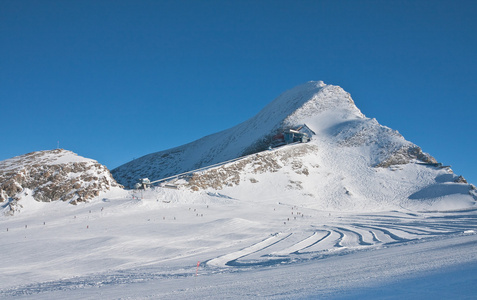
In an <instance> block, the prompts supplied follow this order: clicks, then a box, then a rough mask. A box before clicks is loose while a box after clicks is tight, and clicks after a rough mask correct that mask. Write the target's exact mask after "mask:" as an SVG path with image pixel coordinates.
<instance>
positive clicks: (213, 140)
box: [112, 81, 477, 211]
mask: <svg viewBox="0 0 477 300" xmlns="http://www.w3.org/2000/svg"><path fill="white" fill-rule="evenodd" d="M303 125H306V128H309V129H310V131H311V132H312V133H313V135H312V139H311V141H310V142H309V143H306V144H297V145H289V146H286V147H281V148H276V149H273V150H267V149H268V148H269V146H270V144H271V143H272V140H273V137H274V136H275V135H277V133H280V132H281V131H283V130H285V129H289V128H298V127H300V126H303ZM253 153H255V154H254V155H252V156H250V154H253ZM246 155H248V156H246ZM242 156H246V157H244V158H243V159H241V160H238V161H234V162H231V163H228V164H226V165H222V166H219V167H215V168H211V169H208V170H205V171H200V172H195V173H193V174H190V176H188V177H187V178H179V179H180V180H173V182H172V183H174V184H175V185H176V186H177V185H178V186H179V187H183V188H190V189H191V190H195V191H198V190H208V191H213V192H215V191H217V190H220V193H222V194H224V195H227V196H228V197H233V198H237V199H245V198H246V199H257V196H259V197H258V198H277V199H278V198H280V199H281V201H287V200H288V201H290V202H293V203H300V204H301V205H306V206H308V207H313V208H317V209H322V210H346V211H369V210H389V209H399V208H406V209H413V210H415V209H418V210H422V209H425V210H452V209H463V208H468V207H473V206H474V205H475V200H476V199H477V196H476V195H477V194H476V191H475V187H474V186H472V185H469V184H467V183H466V182H465V179H463V178H462V177H460V176H456V175H454V174H453V172H452V170H451V169H450V168H449V167H443V166H442V165H440V164H438V163H437V162H436V161H435V159H434V158H433V157H432V156H430V155H429V154H426V153H423V152H422V151H421V149H420V148H419V147H418V146H416V145H415V144H413V143H411V142H409V141H407V140H405V139H404V137H403V136H402V135H401V134H399V133H398V132H397V131H395V130H392V129H390V128H388V127H386V126H382V125H380V124H379V123H378V122H377V121H376V119H369V118H367V117H365V116H364V115H363V114H362V113H361V111H360V110H359V109H358V108H357V107H356V105H355V103H354V101H353V100H352V99H351V97H350V95H349V94H348V93H347V92H345V91H344V90H343V89H342V88H340V87H338V86H333V85H326V84H324V83H323V82H321V81H319V82H308V83H306V84H304V85H301V86H298V87H295V88H293V89H291V90H289V91H287V92H285V93H283V94H282V95H280V96H279V97H278V98H277V99H275V100H274V101H272V102H271V103H270V104H269V105H268V106H266V107H265V108H264V109H263V110H262V111H260V112H259V113H258V114H257V115H256V116H254V117H253V118H251V119H249V120H248V121H245V122H243V123H241V124H239V125H237V126H235V127H233V128H230V129H228V130H224V131H222V132H219V133H216V134H213V135H209V136H206V137H204V138H202V139H199V140H197V141H194V142H192V143H189V144H187V145H183V146H180V147H177V148H174V149H170V150H166V151H161V152H157V153H153V154H149V155H146V156H144V157H141V158H138V159H136V160H133V161H131V162H129V163H127V164H125V165H122V166H120V167H118V168H116V169H114V170H113V171H112V173H113V176H114V177H115V178H116V179H117V180H118V182H120V183H121V184H123V185H125V186H129V187H132V186H133V185H134V183H135V182H137V180H138V178H143V177H147V178H149V179H151V180H155V179H161V178H164V177H167V176H170V175H174V174H179V173H182V172H186V171H190V170H194V169H198V168H201V167H204V166H208V165H212V164H215V163H219V162H223V161H227V160H231V159H234V158H238V157H242ZM170 183H171V182H170Z"/></svg>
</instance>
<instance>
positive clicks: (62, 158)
mask: <svg viewBox="0 0 477 300" xmlns="http://www.w3.org/2000/svg"><path fill="white" fill-rule="evenodd" d="M118 186H119V184H118V183H117V182H116V181H115V180H114V178H113V177H112V176H111V174H110V172H109V170H108V169H107V168H106V167H105V166H103V165H101V164H99V163H98V162H97V161H95V160H92V159H87V158H84V157H81V156H78V155H77V154H75V153H73V152H71V151H67V150H63V149H56V150H48V151H39V152H32V153H28V154H25V155H21V156H17V157H13V158H10V159H7V160H4V161H1V162H0V202H3V203H4V206H5V208H7V212H10V213H13V212H14V211H15V210H16V209H18V208H19V207H21V201H20V200H21V199H22V197H26V196H32V197H33V199H35V200H36V201H41V202H50V201H58V200H61V201H66V202H69V203H72V204H76V203H78V202H83V201H88V200H90V199H92V198H94V197H96V196H98V195H99V194H100V193H101V192H103V191H108V190H109V189H110V188H111V187H118Z"/></svg>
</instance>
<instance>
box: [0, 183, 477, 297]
mask: <svg viewBox="0 0 477 300" xmlns="http://www.w3.org/2000/svg"><path fill="white" fill-rule="evenodd" d="M114 193H116V194H114ZM278 200H279V199H268V200H267V201H264V202H249V201H238V200H235V199H230V198H227V197H225V196H223V195H222V194H220V193H217V194H207V193H205V192H203V193H191V192H189V191H181V190H178V191H177V190H167V189H156V190H150V191H144V192H129V193H128V192H123V191H116V192H111V193H109V194H106V195H103V198H98V199H96V200H95V201H93V202H91V203H86V204H79V205H77V206H72V205H67V204H65V203H29V204H32V205H30V209H29V210H25V211H24V213H22V214H21V215H17V216H15V218H5V217H2V218H1V219H0V226H1V227H0V228H1V229H2V231H1V233H0V239H1V241H2V242H1V244H0V253H2V263H1V265H0V297H3V298H7V299H17V298H18V299H60V298H64V297H67V298H69V299H93V298H98V297H102V298H108V299H127V298H131V299H150V298H156V299H158V298H160V299H177V298H185V299H192V298H210V299H223V298H224V297H225V298H227V297H232V298H237V297H239V298H244V297H245V298H256V297H260V298H272V299H282V298H307V297H319V298H323V297H325V298H340V297H348V296H349V297H351V298H352V297H353V295H357V294H361V295H366V296H369V295H370V294H369V293H372V292H374V291H375V289H376V288H379V287H381V286H382V287H384V289H388V290H389V289H391V286H392V285H391V284H392V283H393V282H396V284H399V282H406V283H407V284H408V285H409V286H410V287H409V288H410V289H412V288H413V287H412V286H413V285H417V286H419V284H418V283H419V282H422V284H424V282H427V281H426V278H427V277H433V276H438V277H439V276H440V275H439V274H442V276H446V275H445V274H448V273H449V272H457V271H458V270H460V269H462V268H463V269H465V270H464V271H465V272H464V271H463V272H464V273H463V275H462V276H466V278H468V279H469V280H472V279H473V278H474V277H475V272H474V270H475V268H473V266H476V265H477V253H476V252H475V245H476V243H477V235H476V234H475V232H476V231H477V213H476V211H475V210H467V211H454V212H445V213H443V212H406V211H388V212H373V213H364V212H363V213H340V212H327V211H322V210H317V209H313V208H307V207H301V206H298V205H290V204H286V203H283V202H280V201H278ZM7 227H8V231H7V229H6V228H7ZM197 262H200V266H199V268H198V275H197V276H196V271H197ZM463 264H464V265H465V266H464V267H463V266H462V265H463ZM469 268H470V269H469ZM456 270H457V271H456ZM412 278H417V279H415V280H411V279H412ZM420 278H421V279H420ZM461 279H462V278H460V277H458V276H457V277H453V278H452V280H451V281H449V283H448V284H447V285H445V282H444V283H443V282H442V280H441V281H437V282H438V283H439V284H440V285H442V284H444V285H443V286H439V288H440V289H441V290H443V292H444V294H443V295H451V296H452V295H464V296H465V295H470V294H471V293H472V292H475V290H476V289H475V287H473V285H471V284H469V285H468V286H466V287H465V288H463V289H462V288H461V289H460V290H453V289H454V286H453V285H452V284H451V283H452V282H455V281H456V280H461ZM416 282H417V283H416ZM460 284H461V285H463V283H462V282H461V283H460ZM431 287H433V286H432V284H431ZM391 290H392V291H393V293H394V291H395V289H394V288H393V289H391ZM397 290H398V291H396V294H390V296H392V297H395V298H398V297H399V296H401V295H409V294H413V293H421V295H433V294H432V292H431V294H425V293H422V291H413V290H407V289H406V287H405V286H403V287H402V288H397ZM363 293H364V294H363ZM446 293H447V294H446ZM376 295H377V296H379V294H376Z"/></svg>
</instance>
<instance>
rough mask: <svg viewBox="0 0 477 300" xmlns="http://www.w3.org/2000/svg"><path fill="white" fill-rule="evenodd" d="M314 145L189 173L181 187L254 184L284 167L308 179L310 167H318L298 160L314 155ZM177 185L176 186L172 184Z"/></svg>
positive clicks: (219, 187) (270, 153) (199, 187)
mask: <svg viewBox="0 0 477 300" xmlns="http://www.w3.org/2000/svg"><path fill="white" fill-rule="evenodd" d="M317 151H318V148H317V147H316V146H315V145H308V144H301V145H295V146H294V147H286V148H282V149H280V150H279V151H270V152H269V151H265V152H262V153H257V154H253V155H250V156H248V157H245V158H243V159H241V160H239V161H236V162H232V163H229V164H226V165H223V166H220V167H216V168H212V169H208V170H205V171H202V172H197V173H193V174H192V175H191V176H190V177H189V178H185V181H184V180H179V181H178V182H181V181H182V183H178V184H179V185H181V186H184V187H186V188H189V189H191V190H193V191H199V190H205V189H208V188H212V189H216V190H221V189H223V188H224V187H232V186H236V185H239V184H240V182H242V181H247V180H248V181H250V182H251V183H258V180H257V179H255V178H254V177H253V175H256V174H263V173H275V172H278V171H279V170H280V169H282V168H283V167H284V166H290V168H291V170H292V172H294V173H296V174H300V175H304V176H308V174H309V169H310V168H318V165H316V164H315V165H310V164H308V163H306V162H303V161H302V159H301V158H302V157H303V156H305V155H308V154H311V153H314V152H315V153H316V152H317ZM176 184H177V183H176Z"/></svg>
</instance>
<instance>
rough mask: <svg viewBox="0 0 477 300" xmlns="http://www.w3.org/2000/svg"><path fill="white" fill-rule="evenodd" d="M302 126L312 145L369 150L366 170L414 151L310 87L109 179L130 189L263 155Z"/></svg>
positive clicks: (334, 95) (336, 94)
mask: <svg viewBox="0 0 477 300" xmlns="http://www.w3.org/2000/svg"><path fill="white" fill-rule="evenodd" d="M303 125H307V128H309V129H311V131H312V132H313V133H314V134H316V136H314V137H313V139H312V140H314V141H312V142H314V143H318V144H320V143H338V144H341V145H348V146H350V145H370V146H371V148H370V150H366V151H368V152H369V153H370V155H371V156H373V157H372V158H370V159H369V164H371V165H378V164H379V163H381V162H382V161H384V160H386V159H388V158H389V156H391V155H392V153H394V152H398V151H399V150H401V149H402V148H405V149H407V148H408V147H411V146H415V145H413V144H412V143H410V142H407V141H406V140H405V139H404V138H403V137H402V136H401V135H400V134H399V133H397V132H396V131H393V130H391V129H389V128H387V127H384V126H381V125H379V124H378V123H377V121H376V120H373V119H368V118H366V117H365V116H364V115H363V114H362V113H361V111H360V110H359V109H358V108H357V107H356V105H355V103H354V101H353V99H352V98H351V96H350V94H349V93H347V92H346V91H344V90H343V89H342V88H341V87H339V86H334V85H328V84H325V83H324V82H323V81H310V82H307V83H305V84H302V85H299V86H297V87H294V88H292V89H290V90H288V91H286V92H284V93H282V94H281V95H280V96H278V97H277V98H276V99H275V100H273V101H272V102H270V103H269V104H268V105H267V106H266V107H264V108H263V109H262V110H261V111H260V112H259V113H258V114H257V115H255V116H254V117H252V118H251V119H249V120H247V121H245V122H243V123H241V124H238V125H236V126H235V127H232V128H230V129H227V130H224V131H221V132H218V133H215V134H211V135H209V136H206V137H203V138H201V139H199V140H196V141H194V142H191V143H189V144H187V145H183V146H179V147H176V148H173V149H169V150H164V151H160V152H156V153H152V154H148V155H145V156H143V157H141V158H138V159H136V160H133V161H131V162H129V163H126V164H124V165H122V166H120V167H118V168H116V169H114V170H112V173H113V175H114V177H115V178H116V180H118V182H120V183H121V184H123V185H125V186H128V187H133V186H134V184H135V183H136V182H137V180H138V179H139V178H144V177H147V178H149V179H151V180H156V179H161V178H164V177H167V176H171V175H175V174H179V173H182V172H186V171H191V170H194V169H198V168H202V167H205V166H209V165H212V164H215V163H220V162H223V161H227V160H230V159H235V158H238V157H242V156H245V155H249V154H253V153H258V152H261V151H264V150H266V149H268V148H269V146H270V144H271V141H272V139H273V137H274V136H276V135H277V133H280V132H283V130H287V129H293V128H298V127H300V126H303ZM373 145H374V146H373ZM318 146H319V145H318ZM401 152H403V151H401ZM404 152H405V151H404ZM413 157H414V156H412V157H411V158H413Z"/></svg>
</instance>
